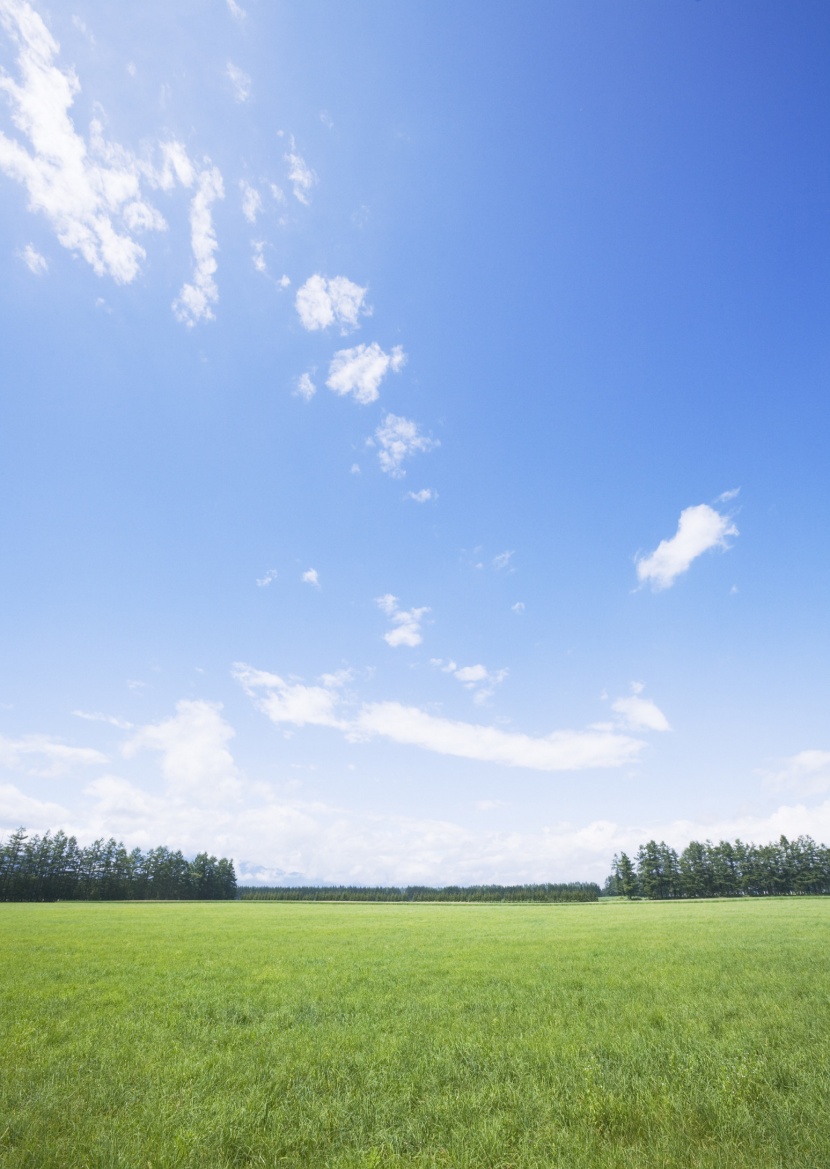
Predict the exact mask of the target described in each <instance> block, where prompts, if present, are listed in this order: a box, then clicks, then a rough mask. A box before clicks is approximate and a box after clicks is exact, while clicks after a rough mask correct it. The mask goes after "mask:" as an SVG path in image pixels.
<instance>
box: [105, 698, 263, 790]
mask: <svg viewBox="0 0 830 1169" xmlns="http://www.w3.org/2000/svg"><path fill="white" fill-rule="evenodd" d="M221 710H222V705H221V703H218V702H204V701H201V700H195V701H191V700H182V701H181V702H178V703H177V704H176V714H175V715H174V716H173V717H172V718H168V719H165V720H164V721H163V722H160V723H151V724H149V725H148V726H145V727H141V728H140V729H139V730H138V731H137V732H136V734H135V735H133V736H132V738H130V739H128V741H127V742H126V743H125V744H124V746H123V748H122V751H123V754H124V756H125V758H127V759H129V758H132V757H133V756H134V755H136V754H137V753H138V752H139V751H145V750H149V751H158V752H160V753H161V770H162V774H163V775H164V777H165V779H166V780H167V783H168V786H169V790H170V791H172V792H174V793H175V794H177V795H179V796H181V797H183V798H186V797H188V796H189V795H190V794H191V793H197V794H198V797H199V798H200V799H201V800H217V799H219V800H221V799H227V798H228V797H231V796H235V795H237V794H238V791H239V786H240V782H239V776H238V773H237V769H236V765H235V763H234V761H233V756H232V755H231V753H230V751H229V749H228V743H229V742H230V740H231V739H232V738H233V737H234V733H235V732H234V730H233V727H231V726H230V724H229V723H227V722H226V721H225V720H224V719H223V718H222V715H221V713H220V712H221Z"/></svg>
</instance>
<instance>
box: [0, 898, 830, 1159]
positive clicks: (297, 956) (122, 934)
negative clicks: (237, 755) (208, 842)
mask: <svg viewBox="0 0 830 1169" xmlns="http://www.w3.org/2000/svg"><path fill="white" fill-rule="evenodd" d="M828 1053H830V899H828V900H819V899H798V900H796V899H789V900H787V899H782V900H774V901H764V902H760V901H740V902H708V903H707V902H687V903H680V904H666V903H635V904H626V903H616V904H603V903H600V904H598V905H584V906H543V907H535V906H515V905H514V906H496V905H492V906H490V905H488V906H478V905H459V906H453V905H440V906H430V905H334V906H331V905H322V904H290V903H289V904H286V903H280V902H273V903H268V902H265V903H262V902H246V903H240V902H230V903H189V904H186V903H173V904H169V903H168V904H159V903H152V904H140V903H135V904H126V905H124V904H103V905H95V904H89V903H87V904H61V905H2V906H0V1165H1V1166H3V1169H7V1167H8V1169H12V1167H14V1169H20V1167H23V1166H26V1167H27V1169H28V1167H30V1169H52V1167H58V1166H60V1167H61V1169H86V1167H89V1169H93V1167H94V1169H99V1167H104V1166H107V1167H109V1166H113V1167H114V1166H123V1167H127V1166H129V1167H130V1169H150V1167H152V1169H166V1167H168V1166H171V1167H172V1166H181V1167H184V1166H187V1167H193V1169H196V1167H198V1169H224V1167H227V1166H285V1167H289V1166H291V1167H294V1166H296V1167H299V1166H312V1167H314V1169H325V1167H334V1166H337V1167H338V1169H346V1167H357V1166H366V1167H368V1166H376V1167H381V1166H383V1167H387V1166H389V1167H391V1166H396V1167H402V1166H413V1167H414V1166H418V1167H425V1166H458V1167H461V1166H465V1167H470V1169H473V1167H475V1169H479V1167H489V1169H519V1167H521V1169H525V1167H531V1166H533V1167H539V1169H542V1167H544V1169H548V1167H549V1166H561V1167H563V1169H579V1167H582V1166H597V1167H602V1169H611V1167H616V1166H620V1167H621V1166H627V1167H636V1169H641V1167H642V1169H647V1167H652V1166H654V1167H657V1166H660V1167H669V1166H677V1167H678V1169H680V1167H682V1169H691V1167H698V1166H707V1167H712V1169H715V1167H717V1169H731V1167H735V1166H746V1167H748V1169H749V1167H751V1169H765V1167H767V1166H769V1167H772V1166H791V1167H792V1169H827V1166H830V1075H828Z"/></svg>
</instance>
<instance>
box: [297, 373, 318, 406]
mask: <svg viewBox="0 0 830 1169" xmlns="http://www.w3.org/2000/svg"><path fill="white" fill-rule="evenodd" d="M294 393H295V395H296V396H297V397H298V398H305V400H306V402H310V401H311V399H312V398H313V397H314V395H315V394H316V393H317V387H316V386H315V384H314V382H313V381H312V380H311V374H310V373H301V374H300V376H299V377H298V378H297V384H296V385H295V387H294Z"/></svg>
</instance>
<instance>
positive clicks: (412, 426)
mask: <svg viewBox="0 0 830 1169" xmlns="http://www.w3.org/2000/svg"><path fill="white" fill-rule="evenodd" d="M375 441H376V442H377V445H378V447H379V448H380V449H379V450H378V462H379V463H380V469H381V470H382V471H385V472H386V474H387V475H391V476H392V478H393V479H402V478H403V476H404V475H405V474H406V471H405V470H404V469H403V467H402V466H401V464H402V463H403V461H404V459H408V458H411V456H412V455H415V454H418V453H419V452H426V451H431V450H433V449H434V448H435V447H437V446H439V445H440V444H439V443H438V440H437V439H434V438H430V437H429V436H428V435H426V434H422V433H421V429H420V427H419V426H418V423H417V422H413V421H412V419H411V418H403V417H401V416H400V415H398V414H387V415H386V417H385V418H384V419H383V421H382V422H381V424H380V426H379V427H378V428H377V430H376V431H375Z"/></svg>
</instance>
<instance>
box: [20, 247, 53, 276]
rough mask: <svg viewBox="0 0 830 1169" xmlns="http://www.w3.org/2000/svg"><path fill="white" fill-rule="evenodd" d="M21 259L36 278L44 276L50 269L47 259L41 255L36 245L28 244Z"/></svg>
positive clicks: (21, 254) (22, 252)
mask: <svg viewBox="0 0 830 1169" xmlns="http://www.w3.org/2000/svg"><path fill="white" fill-rule="evenodd" d="M20 258H21V260H22V261H23V263H24V264H25V265H26V267H27V268H28V269H29V271H30V272H31V273H32V274H33V275H35V276H42V275H43V273H44V272H46V271H47V269H48V268H49V265H48V263H47V262H46V257H45V256H42V255H41V254H40V252H39V251H38V250H37V248H36V247H35V246H34V244H26V247H25V248H23V250H22V251H21V253H20Z"/></svg>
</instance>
